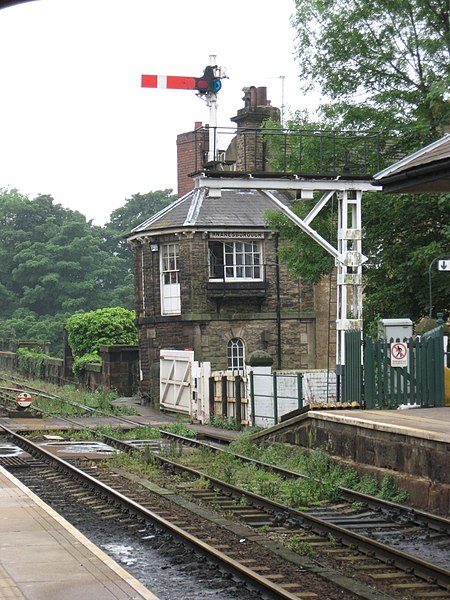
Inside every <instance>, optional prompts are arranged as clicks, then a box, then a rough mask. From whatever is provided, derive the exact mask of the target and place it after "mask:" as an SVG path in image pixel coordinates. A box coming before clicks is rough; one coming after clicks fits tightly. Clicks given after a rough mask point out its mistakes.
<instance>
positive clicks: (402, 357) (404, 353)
mask: <svg viewBox="0 0 450 600" xmlns="http://www.w3.org/2000/svg"><path fill="white" fill-rule="evenodd" d="M407 366H408V346H407V345H406V344H405V343H404V342H392V343H391V367H407Z"/></svg>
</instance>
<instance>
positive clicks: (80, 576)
mask: <svg viewBox="0 0 450 600" xmlns="http://www.w3.org/2000/svg"><path fill="white" fill-rule="evenodd" d="M0 598H2V599H4V600H19V599H20V600H53V599H56V598H58V599H59V598H60V599H63V600H87V599H90V598H92V599H95V600H158V598H157V596H155V595H154V594H153V593H151V592H150V591H149V590H147V589H146V588H145V587H144V586H143V585H142V584H141V583H140V582H139V581H137V580H136V579H134V577H132V576H131V575H129V574H128V573H127V572H126V571H125V570H124V569H123V568H122V567H120V566H119V565H118V564H117V563H116V562H115V561H113V560H112V559H111V558H109V557H108V556H107V555H106V554H105V553H104V552H103V551H102V550H100V549H99V548H97V547H96V546H95V545H94V544H92V543H91V542H90V541H89V540H88V539H87V538H86V537H85V536H84V535H82V534H81V533H80V532H79V531H78V530H77V529H75V528H74V527H72V526H71V525H70V524H69V523H68V522H67V521H66V520H65V519H63V518H62V517H60V516H59V515H58V514H57V513H56V512H55V511H53V510H52V509H51V508H50V507H49V506H47V505H46V504H45V503H44V502H42V501H41V500H40V499H39V498H38V497H37V496H36V495H35V494H33V492H31V491H30V490H29V489H28V488H26V487H25V486H23V485H22V484H21V483H20V481H18V480H17V479H16V478H15V477H13V476H12V475H11V474H10V473H8V472H7V471H6V470H5V469H3V468H2V467H0Z"/></svg>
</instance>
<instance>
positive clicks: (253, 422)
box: [250, 371, 256, 427]
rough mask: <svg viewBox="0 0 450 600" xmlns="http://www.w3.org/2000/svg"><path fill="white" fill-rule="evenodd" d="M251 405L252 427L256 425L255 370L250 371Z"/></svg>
mask: <svg viewBox="0 0 450 600" xmlns="http://www.w3.org/2000/svg"><path fill="white" fill-rule="evenodd" d="M250 407H251V411H252V427H254V426H255V423H256V416H255V382H254V380H253V371H250Z"/></svg>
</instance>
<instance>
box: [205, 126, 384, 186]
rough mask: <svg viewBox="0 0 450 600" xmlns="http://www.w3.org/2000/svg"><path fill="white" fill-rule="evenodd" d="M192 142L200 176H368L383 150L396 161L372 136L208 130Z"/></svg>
mask: <svg viewBox="0 0 450 600" xmlns="http://www.w3.org/2000/svg"><path fill="white" fill-rule="evenodd" d="M211 129H213V135H212V136H209V133H210V131H211ZM206 133H208V135H206ZM209 139H212V140H214V141H213V145H214V147H213V152H212V155H213V156H214V157H215V159H214V160H213V161H211V160H209V159H208V145H209ZM231 142H232V143H231ZM194 144H195V171H196V172H198V171H202V170H206V171H213V172H214V171H221V172H222V173H223V174H226V173H228V174H229V175H230V176H232V174H233V172H236V173H241V172H245V173H262V172H271V173H277V174H284V175H288V174H299V175H312V174H314V175H322V176H338V175H339V176H341V177H345V176H360V177H370V176H371V174H374V173H376V172H377V171H379V170H380V169H381V167H382V160H381V156H382V149H383V153H384V154H386V156H385V157H384V159H385V160H384V161H383V162H386V163H387V162H389V160H390V159H392V156H387V155H388V154H392V151H391V152H389V148H390V146H389V144H384V145H383V144H382V138H381V136H380V134H379V133H374V132H352V131H347V130H319V129H290V128H282V127H279V128H266V127H261V128H254V129H252V128H247V127H245V128H242V127H237V128H234V127H214V128H209V127H208V126H205V127H201V128H199V129H196V130H195V131H194ZM220 148H223V150H220ZM225 149H226V150H225Z"/></svg>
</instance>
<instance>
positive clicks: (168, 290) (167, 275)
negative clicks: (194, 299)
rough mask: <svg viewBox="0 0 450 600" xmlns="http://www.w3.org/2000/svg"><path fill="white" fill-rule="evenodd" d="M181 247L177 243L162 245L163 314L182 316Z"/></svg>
mask: <svg viewBox="0 0 450 600" xmlns="http://www.w3.org/2000/svg"><path fill="white" fill-rule="evenodd" d="M179 261H180V247H179V244H178V243H177V242H175V243H170V244H161V251H160V269H161V314H162V315H179V314H181V295H180V269H179Z"/></svg>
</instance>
